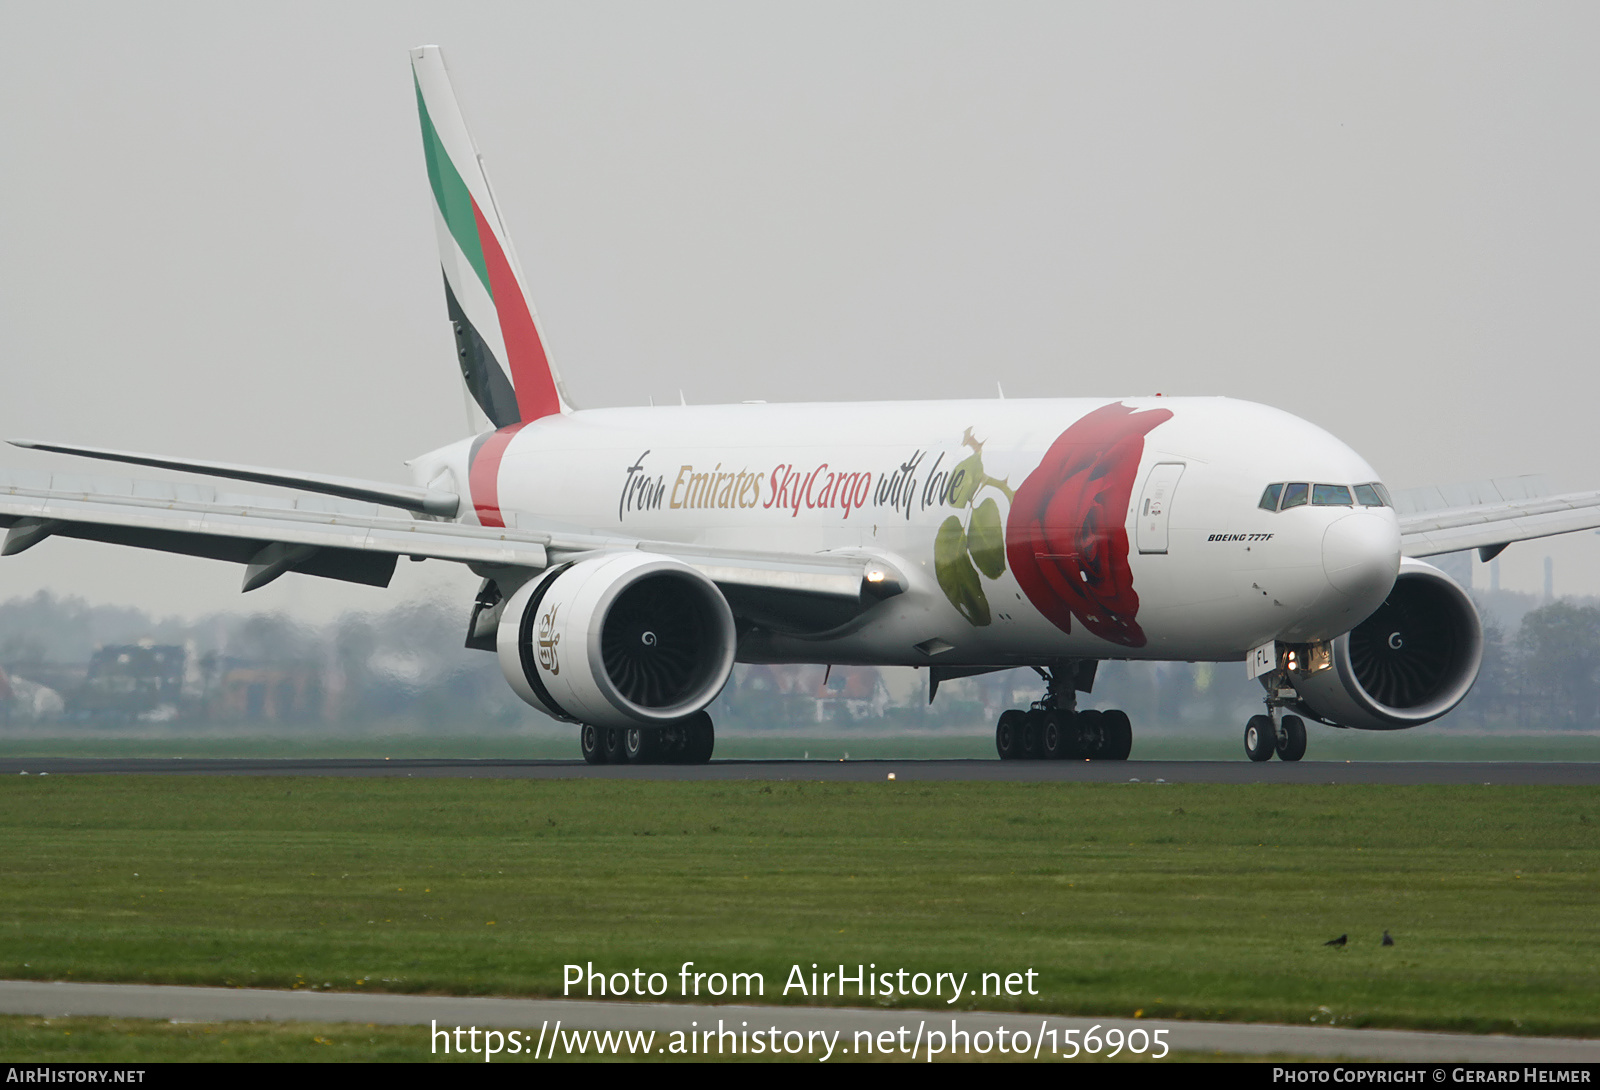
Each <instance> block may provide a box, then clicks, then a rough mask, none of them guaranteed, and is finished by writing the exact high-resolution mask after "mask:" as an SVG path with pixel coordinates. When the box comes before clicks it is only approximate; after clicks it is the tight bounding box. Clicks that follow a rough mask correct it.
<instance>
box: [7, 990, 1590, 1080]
mask: <svg viewBox="0 0 1600 1090" xmlns="http://www.w3.org/2000/svg"><path fill="white" fill-rule="evenodd" d="M0 1013H4V1014H29V1015H43V1016H46V1017H65V1016H106V1017H116V1018H157V1019H162V1020H174V1021H185V1022H223V1021H230V1022H231V1021H240V1022H261V1021H272V1022H295V1021H300V1022H355V1023H368V1022H370V1023H383V1024H387V1025H414V1026H417V1027H419V1028H418V1033H417V1051H418V1053H419V1055H420V1054H422V1053H424V1052H425V1051H426V1050H428V1049H429V1048H430V1047H435V1046H436V1045H437V1040H435V1039H434V1037H433V1030H434V1029H435V1028H444V1029H445V1030H446V1040H447V1041H448V1031H449V1030H452V1029H454V1027H456V1026H461V1027H463V1028H465V1027H469V1026H475V1027H477V1028H478V1029H480V1030H482V1029H497V1030H500V1031H502V1033H504V1032H505V1031H508V1030H513V1029H517V1030H522V1031H524V1032H525V1033H528V1035H529V1040H530V1042H531V1040H532V1037H533V1034H534V1033H537V1032H538V1031H539V1030H540V1029H541V1027H545V1028H547V1029H548V1028H549V1027H551V1026H554V1025H555V1024H556V1023H557V1022H558V1021H559V1022H560V1024H561V1026H562V1027H564V1028H566V1029H568V1030H574V1029H600V1030H606V1029H612V1030H619V1029H620V1030H655V1031H656V1032H657V1033H661V1034H670V1033H672V1032H674V1031H680V1032H687V1031H700V1032H704V1031H707V1030H711V1031H716V1030H718V1029H719V1027H720V1028H723V1029H727V1030H731V1031H734V1032H735V1033H738V1032H740V1031H749V1032H751V1033H754V1032H756V1031H767V1030H769V1029H776V1030H777V1031H778V1032H779V1034H780V1035H781V1034H783V1033H788V1032H792V1031H798V1032H799V1033H802V1034H808V1035H809V1034H811V1033H815V1032H819V1031H820V1032H822V1033H827V1034H833V1033H835V1032H837V1033H838V1034H839V1036H838V1038H837V1039H836V1047H837V1048H839V1049H843V1050H845V1051H844V1053H843V1054H844V1055H852V1054H854V1053H855V1052H856V1050H857V1048H858V1047H859V1046H860V1045H861V1044H862V1043H863V1042H864V1041H865V1040H866V1038H867V1037H869V1036H870V1037H871V1038H872V1040H873V1041H874V1042H881V1041H886V1040H891V1039H890V1038H882V1037H880V1035H881V1034H883V1033H886V1032H888V1033H891V1034H893V1037H892V1040H893V1041H894V1042H895V1045H894V1047H895V1048H899V1049H900V1050H901V1051H900V1052H898V1053H894V1052H891V1054H892V1055H898V1056H899V1057H900V1058H904V1059H908V1060H909V1059H914V1058H915V1059H924V1060H925V1059H927V1055H926V1051H927V1049H926V1042H927V1041H929V1040H930V1037H929V1034H930V1033H931V1032H942V1033H944V1034H946V1039H947V1040H949V1039H950V1038H951V1037H952V1036H953V1033H952V1030H955V1031H964V1032H966V1033H967V1034H971V1035H976V1034H979V1033H983V1032H987V1033H989V1034H991V1035H993V1034H996V1033H997V1031H998V1030H999V1029H1000V1028H1001V1027H1004V1028H1005V1029H1006V1032H1007V1035H1008V1037H1009V1036H1010V1035H1013V1034H1016V1033H1017V1032H1018V1031H1021V1032H1023V1033H1026V1034H1028V1035H1029V1040H1030V1043H1031V1042H1034V1041H1039V1040H1040V1039H1041V1038H1043V1039H1044V1040H1045V1041H1049V1040H1051V1038H1050V1037H1049V1031H1050V1030H1055V1031H1056V1037H1055V1038H1054V1040H1055V1041H1056V1042H1058V1043H1059V1042H1060V1041H1062V1040H1064V1039H1065V1037H1064V1033H1065V1031H1067V1030H1076V1031H1077V1033H1076V1039H1077V1040H1080V1041H1081V1040H1084V1039H1085V1035H1086V1033H1087V1031H1088V1030H1090V1029H1091V1028H1093V1027H1099V1029H1098V1035H1099V1036H1101V1037H1103V1036H1104V1035H1105V1033H1106V1031H1107V1030H1108V1029H1110V1028H1116V1029H1120V1030H1122V1031H1123V1033H1124V1034H1126V1033H1127V1032H1128V1031H1129V1030H1132V1029H1142V1030H1144V1031H1145V1032H1146V1033H1147V1034H1152V1035H1153V1034H1154V1033H1155V1032H1156V1031H1162V1034H1163V1037H1164V1039H1165V1041H1166V1043H1167V1044H1168V1045H1169V1046H1170V1047H1171V1048H1172V1050H1173V1051H1183V1052H1218V1051H1220V1052H1230V1053H1245V1054H1258V1055H1267V1054H1274V1053H1282V1054H1288V1055H1295V1056H1311V1057H1317V1058H1321V1059H1352V1060H1391V1061H1412V1062H1423V1063H1450V1062H1461V1063H1528V1062H1535V1063H1540V1062H1542V1063H1565V1064H1592V1063H1595V1062H1597V1061H1600V1041H1591V1040H1582V1039H1574V1038H1560V1037H1507V1036H1498V1035H1484V1036H1468V1035H1464V1034H1446V1033H1418V1032H1411V1031H1403V1030H1370V1029H1359V1030H1358V1029H1339V1028H1336V1027H1326V1026H1281V1025H1247V1024H1233V1023H1226V1022H1173V1021H1156V1020H1149V1019H1141V1020H1138V1021H1134V1020H1132V1019H1127V1018H1121V1019H1116V1018H1059V1017H1053V1016H1047V1015H1038V1014H1032V1015H1030V1014H993V1013H985V1012H979V1011H950V1010H909V1011H908V1010H881V1009H880V1010H867V1009H860V1008H849V1007H758V1006H731V1005H730V1006H711V1005H704V1004H694V1005H691V1004H679V1003H607V1002H596V1001H593V1000H572V999H498V998H463V997H451V996H412V995H358V994H350V993H343V992H306V991H266V990H261V989H248V988H193V987H176V986H169V985H146V984H78V983H71V984H68V983H59V982H42V981H29V980H8V981H0ZM952 1022H954V1026H952ZM902 1027H904V1029H905V1033H904V1035H903V1036H901V1035H900V1032H899V1031H900V1030H901V1028H902ZM1041 1031H1044V1032H1043V1033H1041ZM858 1032H860V1033H862V1034H863V1036H861V1037H858V1036H857V1034H858ZM723 1040H724V1041H729V1042H731V1039H729V1038H723ZM916 1041H920V1042H924V1044H923V1046H922V1052H921V1054H920V1055H917V1056H915V1057H914V1056H912V1055H910V1054H909V1053H908V1052H906V1051H905V1049H906V1046H908V1045H910V1044H911V1043H912V1042H916ZM657 1043H658V1044H660V1043H661V1042H657ZM727 1047H729V1048H730V1049H731V1048H733V1047H736V1046H735V1045H734V1044H732V1043H729V1044H728V1046H727ZM878 1047H881V1045H879V1046H878ZM1048 1048H1049V1046H1048V1045H1045V1046H1043V1048H1041V1052H1042V1055H1040V1056H1039V1057H1037V1058H1041V1059H1051V1058H1066V1057H1064V1056H1060V1055H1058V1056H1057V1057H1051V1056H1050V1055H1049V1051H1048ZM863 1051H865V1050H864V1049H863ZM1061 1051H1062V1052H1064V1051H1065V1049H1064V1047H1063V1048H1061ZM501 1058H502V1059H504V1060H508V1061H513V1060H515V1059H529V1058H532V1057H530V1056H527V1055H526V1054H523V1055H520V1056H516V1057H512V1056H502V1057H501ZM797 1058H798V1057H797ZM809 1058H813V1059H815V1058H820V1056H818V1055H817V1054H815V1053H813V1054H812V1055H811V1056H810V1057H809ZM1443 1078H1444V1076H1443V1074H1442V1073H1441V1074H1440V1075H1438V1076H1437V1077H1436V1081H1443Z"/></svg>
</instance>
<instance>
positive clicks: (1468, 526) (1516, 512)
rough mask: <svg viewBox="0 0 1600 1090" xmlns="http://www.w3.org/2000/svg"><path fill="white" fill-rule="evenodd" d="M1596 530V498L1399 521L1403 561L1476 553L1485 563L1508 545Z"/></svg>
mask: <svg viewBox="0 0 1600 1090" xmlns="http://www.w3.org/2000/svg"><path fill="white" fill-rule="evenodd" d="M1596 528H1600V492H1569V493H1566V494H1565V495H1560V496H1533V497H1527V498H1522V499H1512V500H1494V501H1490V502H1483V503H1469V504H1464V505H1459V506H1454V507H1445V508H1440V509H1435V510H1429V511H1418V512H1415V513H1413V514H1402V515H1401V516H1400V551H1401V552H1402V553H1404V554H1405V555H1406V556H1411V557H1424V556H1437V555H1439V554H1440V553H1453V552H1459V551H1461V550H1463V549H1477V550H1478V555H1479V556H1480V557H1482V558H1483V559H1484V560H1490V559H1492V558H1493V557H1494V556H1496V555H1497V554H1498V553H1499V552H1500V550H1501V549H1504V548H1505V547H1506V546H1507V545H1509V544H1510V543H1512V542H1513V541H1527V540H1529V539H1531V538H1536V537H1550V536H1551V535H1553V534H1568V533H1572V532H1573V531H1574V530H1592V529H1596Z"/></svg>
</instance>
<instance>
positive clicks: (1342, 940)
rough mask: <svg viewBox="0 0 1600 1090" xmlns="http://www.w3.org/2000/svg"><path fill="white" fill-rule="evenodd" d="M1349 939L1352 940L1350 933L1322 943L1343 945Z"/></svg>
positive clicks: (1325, 944)
mask: <svg viewBox="0 0 1600 1090" xmlns="http://www.w3.org/2000/svg"><path fill="white" fill-rule="evenodd" d="M1349 941H1350V936H1349V935H1340V936H1339V937H1338V938H1336V939H1329V940H1328V941H1327V942H1325V943H1323V944H1322V945H1324V946H1343V945H1344V944H1345V943H1347V942H1349Z"/></svg>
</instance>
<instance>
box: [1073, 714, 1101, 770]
mask: <svg viewBox="0 0 1600 1090" xmlns="http://www.w3.org/2000/svg"><path fill="white" fill-rule="evenodd" d="M1076 743H1077V744H1076V745H1075V746H1074V748H1073V752H1072V753H1071V754H1069V756H1071V757H1073V758H1075V759H1078V760H1087V761H1103V760H1105V759H1106V758H1105V755H1106V713H1105V712H1100V711H1095V710H1094V709H1092V708H1091V709H1090V710H1088V711H1082V712H1079V713H1078V731H1077V739H1076Z"/></svg>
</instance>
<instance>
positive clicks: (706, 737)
mask: <svg viewBox="0 0 1600 1090" xmlns="http://www.w3.org/2000/svg"><path fill="white" fill-rule="evenodd" d="M682 726H683V732H684V740H683V756H682V757H681V758H680V760H681V761H682V762H683V763H684V764H686V765H703V764H705V763H706V762H707V761H709V760H711V751H712V750H713V749H715V748H716V742H717V735H716V731H715V730H713V729H712V726H711V716H709V715H707V714H706V713H705V712H695V713H694V714H693V715H691V716H690V717H689V718H687V719H685V720H684V721H683V723H682Z"/></svg>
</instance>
